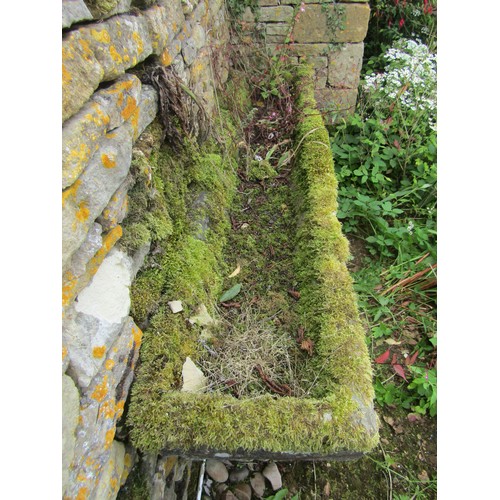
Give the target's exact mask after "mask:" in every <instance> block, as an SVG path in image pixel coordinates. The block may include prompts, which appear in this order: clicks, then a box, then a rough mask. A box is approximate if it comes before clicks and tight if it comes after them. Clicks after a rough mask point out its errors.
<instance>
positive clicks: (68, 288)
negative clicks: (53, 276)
mask: <svg viewBox="0 0 500 500" xmlns="http://www.w3.org/2000/svg"><path fill="white" fill-rule="evenodd" d="M77 284H78V279H77V278H76V277H75V276H74V275H73V274H72V273H71V272H70V271H67V272H66V273H65V274H64V278H63V286H62V305H63V307H66V306H67V305H68V304H69V303H70V301H71V300H72V299H73V298H74V297H75V295H76V294H75V288H76V285H77Z"/></svg>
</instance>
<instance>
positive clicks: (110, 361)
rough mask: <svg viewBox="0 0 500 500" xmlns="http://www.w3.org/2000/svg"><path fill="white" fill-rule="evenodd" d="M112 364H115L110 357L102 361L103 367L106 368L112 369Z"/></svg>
mask: <svg viewBox="0 0 500 500" xmlns="http://www.w3.org/2000/svg"><path fill="white" fill-rule="evenodd" d="M113 366H115V362H114V361H113V360H112V359H108V360H106V363H104V367H105V368H106V370H111V369H113Z"/></svg>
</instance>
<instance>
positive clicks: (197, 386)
mask: <svg viewBox="0 0 500 500" xmlns="http://www.w3.org/2000/svg"><path fill="white" fill-rule="evenodd" d="M182 382H183V383H182V389H181V391H182V392H203V391H204V390H205V388H206V386H207V378H206V377H205V375H203V372H202V371H201V370H200V369H199V368H198V367H197V366H196V365H195V364H194V363H193V361H192V360H191V358H190V357H189V356H188V357H187V358H186V361H185V362H184V365H183V366H182Z"/></svg>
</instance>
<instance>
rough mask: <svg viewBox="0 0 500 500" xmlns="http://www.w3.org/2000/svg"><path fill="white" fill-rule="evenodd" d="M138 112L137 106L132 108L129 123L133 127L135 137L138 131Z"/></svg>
mask: <svg viewBox="0 0 500 500" xmlns="http://www.w3.org/2000/svg"><path fill="white" fill-rule="evenodd" d="M139 113H140V108H139V107H137V108H135V109H134V111H133V112H132V115H131V116H130V123H131V124H132V127H133V128H134V138H137V136H138V132H139Z"/></svg>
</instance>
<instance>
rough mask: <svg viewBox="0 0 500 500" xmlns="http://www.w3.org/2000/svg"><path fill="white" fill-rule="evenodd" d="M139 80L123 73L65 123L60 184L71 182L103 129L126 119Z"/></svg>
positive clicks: (136, 95) (133, 105)
mask: <svg viewBox="0 0 500 500" xmlns="http://www.w3.org/2000/svg"><path fill="white" fill-rule="evenodd" d="M140 92H141V82H140V80H139V79H138V78H137V77H136V76H135V75H123V76H121V77H119V78H118V80H117V81H116V83H114V84H113V85H111V86H110V87H109V88H107V89H104V90H100V91H98V92H96V93H95V94H94V95H93V96H92V98H91V99H90V101H89V102H88V103H87V104H85V106H84V107H83V108H82V109H81V110H80V111H79V112H78V113H76V114H75V115H74V116H72V117H71V118H70V119H69V120H67V121H66V122H65V123H64V126H63V132H62V165H63V171H62V186H63V189H64V188H66V187H68V186H70V185H71V184H72V183H73V182H74V181H75V180H76V179H77V178H78V176H79V175H80V174H81V172H82V171H83V169H84V168H85V167H86V166H87V164H88V162H89V161H90V159H91V158H92V155H93V154H94V153H95V152H96V151H97V149H98V148H99V142H100V141H101V140H102V138H103V136H104V135H105V133H106V132H107V131H109V130H111V129H114V128H117V127H119V126H120V125H121V124H122V123H123V122H124V121H125V120H128V119H129V118H130V116H131V115H132V113H133V112H134V111H135V109H136V108H137V106H138V103H139V96H140Z"/></svg>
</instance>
